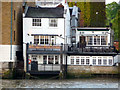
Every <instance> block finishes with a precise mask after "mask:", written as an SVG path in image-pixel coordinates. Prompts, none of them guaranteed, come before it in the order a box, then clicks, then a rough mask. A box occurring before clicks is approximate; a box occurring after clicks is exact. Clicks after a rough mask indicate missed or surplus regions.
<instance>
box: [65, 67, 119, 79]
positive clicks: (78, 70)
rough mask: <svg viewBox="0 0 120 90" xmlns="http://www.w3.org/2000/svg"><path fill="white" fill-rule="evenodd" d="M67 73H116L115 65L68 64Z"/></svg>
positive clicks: (74, 74) (75, 74)
mask: <svg viewBox="0 0 120 90" xmlns="http://www.w3.org/2000/svg"><path fill="white" fill-rule="evenodd" d="M67 74H68V75H71V76H76V77H77V76H78V77H79V76H81V75H83V76H84V75H92V74H97V75H98V74H100V75H101V74H118V67H117V66H68V67H67Z"/></svg>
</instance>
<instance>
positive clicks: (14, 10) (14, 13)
mask: <svg viewBox="0 0 120 90" xmlns="http://www.w3.org/2000/svg"><path fill="white" fill-rule="evenodd" d="M15 14H16V13H15V10H14V20H15Z"/></svg>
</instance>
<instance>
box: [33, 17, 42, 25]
mask: <svg viewBox="0 0 120 90" xmlns="http://www.w3.org/2000/svg"><path fill="white" fill-rule="evenodd" d="M32 26H41V19H39V18H36V19H35V18H34V19H32Z"/></svg>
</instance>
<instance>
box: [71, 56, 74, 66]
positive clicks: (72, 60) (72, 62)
mask: <svg viewBox="0 0 120 90" xmlns="http://www.w3.org/2000/svg"><path fill="white" fill-rule="evenodd" d="M74 63H75V61H74V57H71V58H70V64H71V65H74Z"/></svg>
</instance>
